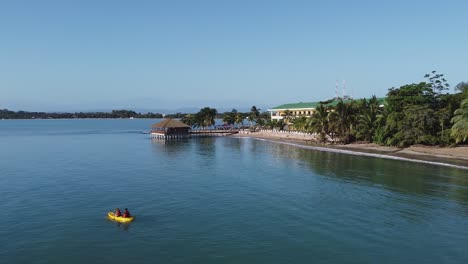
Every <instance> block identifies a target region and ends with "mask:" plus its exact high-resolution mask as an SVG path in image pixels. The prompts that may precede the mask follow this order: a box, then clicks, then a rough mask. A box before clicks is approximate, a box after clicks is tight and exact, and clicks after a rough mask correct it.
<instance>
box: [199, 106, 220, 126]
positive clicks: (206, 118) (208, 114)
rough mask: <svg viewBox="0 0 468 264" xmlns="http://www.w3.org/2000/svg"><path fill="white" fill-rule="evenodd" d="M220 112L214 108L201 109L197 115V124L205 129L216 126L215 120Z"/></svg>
mask: <svg viewBox="0 0 468 264" xmlns="http://www.w3.org/2000/svg"><path fill="white" fill-rule="evenodd" d="M217 113H218V111H217V110H216V109H214V108H209V107H205V108H203V109H201V110H200V111H199V112H198V113H197V115H196V119H197V122H198V123H199V124H200V125H201V126H202V127H203V128H207V127H209V126H212V125H214V124H215V118H216V114H217Z"/></svg>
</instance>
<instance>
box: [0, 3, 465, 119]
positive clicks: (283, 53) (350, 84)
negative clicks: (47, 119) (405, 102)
mask: <svg viewBox="0 0 468 264" xmlns="http://www.w3.org/2000/svg"><path fill="white" fill-rule="evenodd" d="M467 33H468V1H399V0H395V1H345V0H343V1H312V0H311V1H292V0H290V1H275V0H271V1H267V0H265V1H254V0H251V1H242V0H241V1H239V0H237V1H220V0H218V1H216V0H213V1H202V0H200V1H189V0H187V1H177V0H174V1H116V0H113V1H67V0H57V1H47V0H42V1H32V0H31V1H21V0H15V1H2V2H0V108H10V109H14V110H18V109H24V110H38V111H41V110H42V111H51V110H64V111H65V110H87V109H104V108H105V109H108V108H122V107H126V108H130V107H132V108H150V109H154V108H156V109H158V108H179V107H188V106H190V107H202V106H208V105H209V106H214V107H227V108H229V107H238V108H242V107H247V106H251V105H253V104H256V105H259V106H262V107H273V106H275V105H278V104H282V103H291V102H300V101H302V102H305V101H317V100H324V99H328V98H331V97H333V96H334V93H335V82H336V80H337V79H339V80H343V79H345V80H346V86H347V90H348V91H349V93H351V92H353V95H354V97H369V96H371V95H373V94H376V95H377V96H383V95H385V94H386V92H387V89H388V88H390V87H394V86H395V87H397V86H400V85H403V84H406V83H412V82H419V81H422V80H423V78H422V77H423V76H424V74H425V73H427V72H429V71H432V70H437V71H439V72H440V73H444V74H445V76H446V77H447V79H448V80H449V82H450V84H451V85H452V87H453V86H455V85H456V84H457V83H458V82H460V81H468V34H467Z"/></svg>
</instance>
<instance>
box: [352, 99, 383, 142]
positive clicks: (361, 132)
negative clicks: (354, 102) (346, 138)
mask: <svg viewBox="0 0 468 264" xmlns="http://www.w3.org/2000/svg"><path fill="white" fill-rule="evenodd" d="M359 111H360V112H361V114H360V115H359V116H358V117H357V126H356V130H357V132H356V136H357V137H359V138H362V139H364V140H365V141H367V142H372V136H373V135H374V133H375V130H376V128H377V125H378V122H377V121H378V117H379V114H380V112H381V110H380V108H379V103H378V101H377V97H375V95H374V96H372V98H371V99H370V100H369V101H367V100H366V99H364V100H362V101H361V102H360V105H359Z"/></svg>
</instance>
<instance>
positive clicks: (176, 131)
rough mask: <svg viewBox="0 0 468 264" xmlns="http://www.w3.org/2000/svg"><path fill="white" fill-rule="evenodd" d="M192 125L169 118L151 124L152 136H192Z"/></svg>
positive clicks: (166, 137) (165, 137)
mask: <svg viewBox="0 0 468 264" xmlns="http://www.w3.org/2000/svg"><path fill="white" fill-rule="evenodd" d="M190 131H191V128H190V126H188V125H186V124H184V123H182V122H180V121H178V120H175V119H172V118H167V119H164V120H162V121H161V122H159V123H156V124H154V125H152V126H151V137H153V138H164V139H168V138H185V137H189V136H190Z"/></svg>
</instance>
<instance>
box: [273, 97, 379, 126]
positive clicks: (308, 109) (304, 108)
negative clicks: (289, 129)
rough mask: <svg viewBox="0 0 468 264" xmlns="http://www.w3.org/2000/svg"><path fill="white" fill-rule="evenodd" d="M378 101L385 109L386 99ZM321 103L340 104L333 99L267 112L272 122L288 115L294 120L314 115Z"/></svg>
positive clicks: (347, 98) (291, 105) (345, 100)
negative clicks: (298, 117)
mask: <svg viewBox="0 0 468 264" xmlns="http://www.w3.org/2000/svg"><path fill="white" fill-rule="evenodd" d="M357 100H362V99H357ZM377 100H378V102H379V107H383V106H384V103H385V98H377ZM343 101H344V102H345V103H349V102H352V101H355V100H354V99H351V98H350V97H345V98H343ZM321 103H322V104H324V105H326V106H334V105H336V104H337V103H338V100H336V99H331V100H328V101H325V102H308V103H303V102H300V103H291V104H283V105H280V106H276V107H273V108H271V109H267V111H268V112H270V116H271V120H272V121H273V120H277V121H278V120H281V119H283V118H284V117H285V116H286V114H288V115H290V116H291V117H293V118H294V117H297V116H305V117H310V116H312V114H313V113H314V111H315V109H316V108H317V106H319V105H320V104H321Z"/></svg>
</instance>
